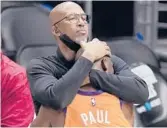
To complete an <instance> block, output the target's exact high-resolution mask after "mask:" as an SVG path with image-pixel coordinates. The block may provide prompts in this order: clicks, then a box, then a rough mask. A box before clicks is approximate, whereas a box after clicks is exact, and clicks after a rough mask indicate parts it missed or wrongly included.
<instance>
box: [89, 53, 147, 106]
mask: <svg viewBox="0 0 167 128" xmlns="http://www.w3.org/2000/svg"><path fill="white" fill-rule="evenodd" d="M112 62H113V67H114V72H115V73H114V74H113V73H106V72H103V71H99V70H95V69H92V70H91V72H90V81H91V83H93V84H92V85H93V86H94V87H95V88H101V89H102V90H103V91H106V92H108V93H110V94H114V95H116V96H118V97H119V98H121V99H122V100H124V101H127V102H132V103H138V104H142V103H144V102H145V101H146V100H147V99H148V96H149V93H148V88H147V85H146V83H145V81H144V80H142V79H141V78H139V77H138V76H137V75H135V74H134V73H133V72H131V70H130V68H129V66H128V65H127V64H126V63H125V62H124V61H123V60H122V59H120V58H119V57H117V56H114V55H113V56H112Z"/></svg>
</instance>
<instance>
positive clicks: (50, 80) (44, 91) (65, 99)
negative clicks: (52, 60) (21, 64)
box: [27, 57, 93, 110]
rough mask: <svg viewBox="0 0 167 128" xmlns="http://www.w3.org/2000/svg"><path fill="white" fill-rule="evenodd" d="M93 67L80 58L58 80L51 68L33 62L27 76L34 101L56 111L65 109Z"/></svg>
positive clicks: (44, 64) (42, 63)
mask: <svg viewBox="0 0 167 128" xmlns="http://www.w3.org/2000/svg"><path fill="white" fill-rule="evenodd" d="M55 66H56V65H55ZM92 66H93V63H92V62H91V61H89V60H87V59H86V58H84V57H80V58H79V59H78V60H77V61H76V63H75V64H74V65H73V67H72V68H71V69H70V70H69V71H68V72H67V73H66V74H65V75H64V76H62V77H61V78H60V79H57V78H55V77H54V75H53V73H52V69H51V67H50V66H48V65H47V64H46V63H44V62H43V61H42V60H40V59H34V60H32V61H31V62H30V64H29V66H28V68H27V75H28V79H29V81H30V88H31V93H32V96H33V98H34V100H37V101H39V102H40V103H41V104H43V105H45V106H50V107H52V108H53V109H56V110H57V109H63V108H65V107H66V106H67V105H69V104H70V103H71V101H72V100H73V98H74V97H75V95H76V93H77V91H78V89H79V88H80V85H81V84H82V82H83V81H84V79H85V78H86V76H88V74H89V72H90V70H91V68H92ZM57 72H60V71H57Z"/></svg>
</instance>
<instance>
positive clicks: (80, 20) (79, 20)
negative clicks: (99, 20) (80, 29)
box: [78, 17, 85, 26]
mask: <svg viewBox="0 0 167 128" xmlns="http://www.w3.org/2000/svg"><path fill="white" fill-rule="evenodd" d="M78 26H85V22H84V20H83V19H82V18H81V17H80V18H78Z"/></svg>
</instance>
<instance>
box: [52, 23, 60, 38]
mask: <svg viewBox="0 0 167 128" xmlns="http://www.w3.org/2000/svg"><path fill="white" fill-rule="evenodd" d="M52 34H53V35H55V36H60V34H61V33H60V30H59V29H58V27H57V25H56V26H52Z"/></svg>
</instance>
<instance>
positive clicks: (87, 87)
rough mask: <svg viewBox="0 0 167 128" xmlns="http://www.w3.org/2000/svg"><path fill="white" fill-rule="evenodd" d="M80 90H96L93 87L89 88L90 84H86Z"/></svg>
mask: <svg viewBox="0 0 167 128" xmlns="http://www.w3.org/2000/svg"><path fill="white" fill-rule="evenodd" d="M80 90H83V91H96V89H95V88H93V87H92V86H91V84H87V85H85V86H82V87H81V88H80Z"/></svg>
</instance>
